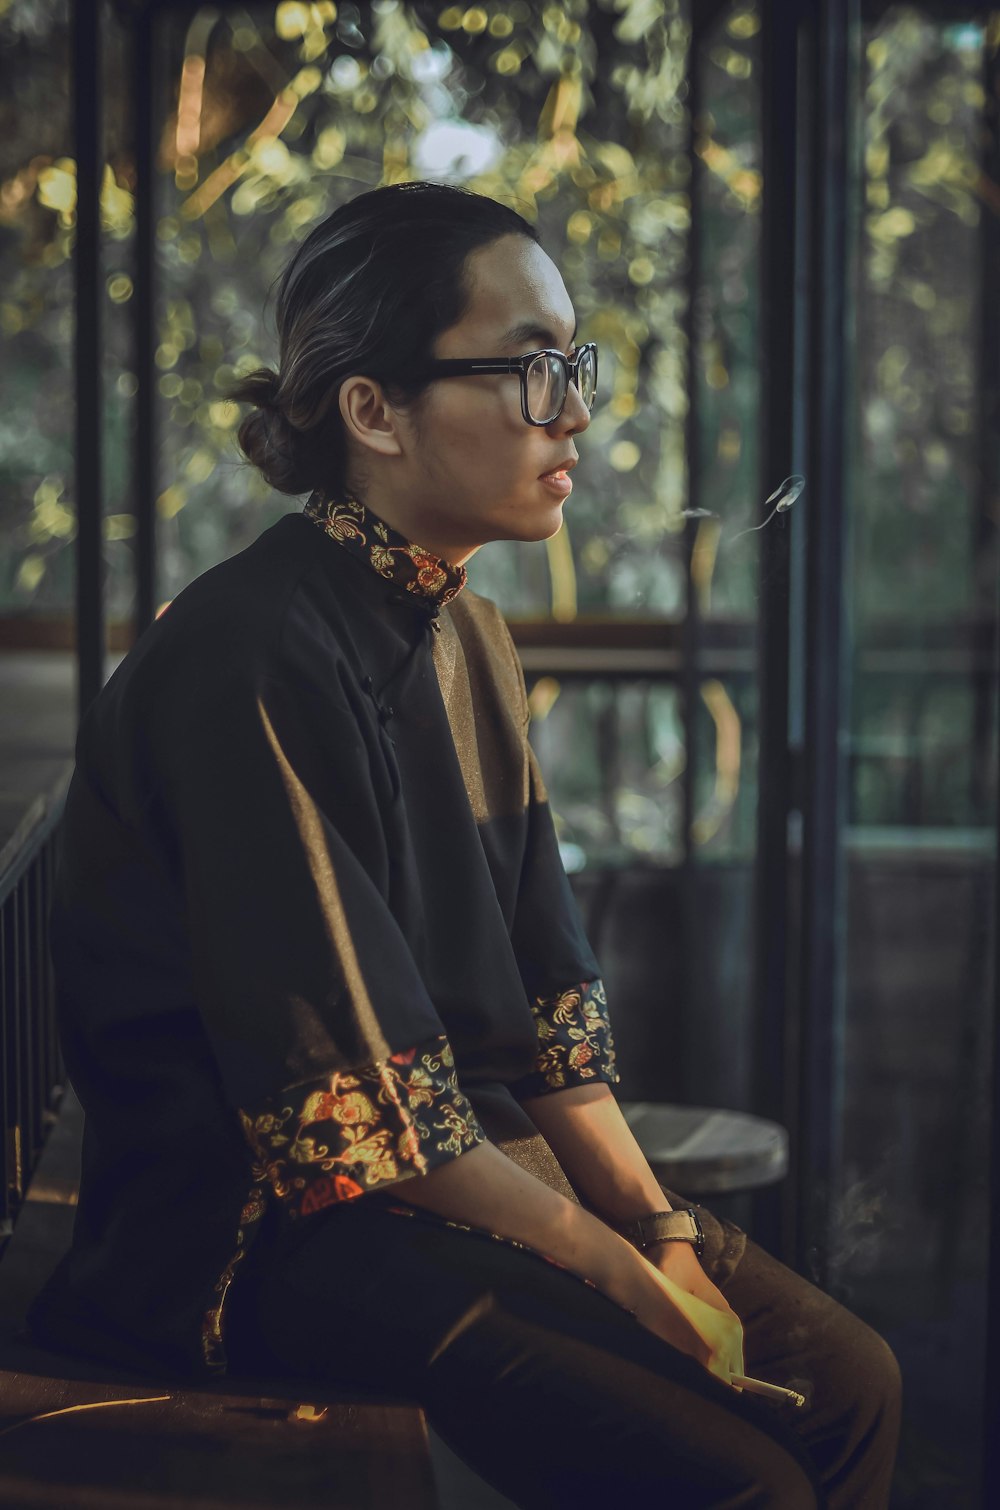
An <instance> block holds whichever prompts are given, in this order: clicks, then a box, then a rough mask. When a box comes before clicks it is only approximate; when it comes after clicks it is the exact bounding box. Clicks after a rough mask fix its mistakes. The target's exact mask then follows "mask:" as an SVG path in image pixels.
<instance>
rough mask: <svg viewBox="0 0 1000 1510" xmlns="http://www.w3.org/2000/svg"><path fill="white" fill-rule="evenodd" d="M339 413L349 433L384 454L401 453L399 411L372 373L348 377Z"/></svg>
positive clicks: (341, 395)
mask: <svg viewBox="0 0 1000 1510" xmlns="http://www.w3.org/2000/svg"><path fill="white" fill-rule="evenodd" d="M339 402H340V414H341V418H342V419H343V421H344V425H345V426H346V429H347V433H348V435H349V436H351V437H353V439H355V440H356V441H357V442H358V444H359V445H362V446H367V448H368V449H369V450H370V451H377V452H378V453H379V454H380V455H381V456H401V455H402V452H403V448H402V446H401V445H400V441H399V434H398V431H397V424H398V421H397V418H396V411H395V410H394V409H393V407H392V405H391V404H390V403H389V400H388V399H387V398H386V396H385V394H384V393H383V392H382V385H381V383H379V382H377V381H376V379H375V378H370V377H361V376H358V377H349V378H345V379H344V382H343V383H342V384H341V387H340V398H339Z"/></svg>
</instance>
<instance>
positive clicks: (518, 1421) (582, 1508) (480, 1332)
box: [226, 1186, 900, 1510]
mask: <svg viewBox="0 0 1000 1510" xmlns="http://www.w3.org/2000/svg"><path fill="white" fill-rule="evenodd" d="M402 1188H404V1187H401V1186H396V1187H395V1195H394V1196H393V1197H391V1198H390V1197H388V1196H387V1194H386V1193H385V1192H373V1193H371V1194H369V1195H366V1196H365V1197H364V1198H363V1199H360V1200H357V1201H352V1202H350V1203H346V1204H345V1205H343V1206H340V1207H333V1208H330V1209H329V1210H328V1211H326V1212H319V1213H316V1214H315V1215H314V1216H311V1217H308V1218H306V1220H305V1221H303V1222H302V1223H301V1224H299V1226H298V1227H297V1229H296V1230H294V1231H293V1232H291V1233H290V1234H287V1235H283V1236H281V1237H279V1238H278V1239H277V1240H276V1241H273V1242H272V1241H270V1240H268V1239H267V1238H262V1239H261V1240H260V1241H259V1242H258V1244H256V1245H255V1248H254V1249H251V1251H250V1253H249V1254H248V1256H247V1260H246V1262H245V1265H244V1266H243V1268H242V1272H240V1271H238V1274H237V1278H236V1279H235V1280H234V1282H233V1284H232V1287H231V1290H230V1294H229V1297H228V1298H227V1301H226V1310H227V1319H226V1339H227V1348H228V1351H229V1356H230V1368H231V1370H232V1371H233V1372H240V1371H243V1372H249V1373H260V1372H261V1371H262V1370H266V1371H268V1372H271V1373H273V1374H280V1375H283V1376H285V1377H293V1376H294V1377H299V1378H303V1379H312V1380H318V1379H322V1380H324V1381H327V1382H331V1381H332V1382H334V1383H340V1382H343V1384H344V1386H345V1388H347V1389H350V1390H356V1391H358V1392H359V1394H361V1395H363V1394H364V1393H365V1392H370V1393H374V1394H378V1393H379V1392H381V1393H382V1394H388V1395H393V1396H395V1397H399V1398H409V1399H413V1400H415V1401H417V1402H419V1404H420V1405H421V1406H422V1407H423V1409H424V1411H425V1414H426V1418H427V1420H428V1421H429V1422H430V1424H431V1426H432V1427H433V1428H434V1430H435V1431H436V1432H437V1434H438V1435H439V1436H440V1437H441V1438H442V1439H443V1440H444V1441H445V1442H447V1443H448V1445H449V1446H450V1447H451V1448H452V1450H453V1451H454V1452H455V1453H457V1455H458V1456H459V1457H461V1458H462V1459H464V1461H465V1462H466V1463H468V1464H469V1465H470V1466H471V1467H472V1468H473V1469H474V1470H475V1471H476V1472H477V1473H478V1474H479V1475H480V1477H482V1478H484V1479H486V1480H487V1482H489V1483H490V1484H492V1485H494V1486H495V1487H496V1488H497V1489H498V1490H499V1491H500V1493H502V1494H504V1495H506V1496H507V1497H508V1498H509V1499H510V1500H512V1501H513V1503H514V1504H515V1505H518V1506H520V1507H522V1510H562V1507H564V1506H565V1507H567V1510H569V1507H572V1510H590V1507H593V1510H598V1507H600V1510H607V1507H608V1506H609V1505H616V1504H622V1505H628V1506H640V1505H641V1506H649V1507H651V1510H652V1507H655V1510H667V1507H670V1506H673V1505H677V1506H683V1507H684V1510H689V1507H695V1506H712V1507H718V1510H721V1507H724V1506H725V1507H730V1506H731V1507H736V1506H739V1507H751V1506H753V1507H764V1506H768V1507H773V1510H806V1507H809V1510H812V1507H814V1506H829V1507H831V1510H883V1507H885V1506H886V1505H887V1504H888V1501H889V1485H890V1481H891V1478H892V1471H893V1464H894V1461H895V1455H896V1448H897V1443H898V1436H899V1419H900V1377H899V1369H898V1366H897V1364H896V1360H895V1357H894V1356H893V1354H892V1352H891V1350H890V1349H889V1347H888V1345H887V1344H886V1343H885V1342H884V1341H883V1339H882V1338H881V1337H880V1336H879V1335H878V1334H877V1333H876V1332H874V1331H873V1330H872V1329H871V1328H870V1327H869V1326H867V1325H866V1324H865V1323H864V1322H862V1321H861V1320H860V1319H859V1318H858V1317H856V1316H854V1315H853V1314H852V1313H851V1312H850V1311H848V1310H847V1309H846V1308H844V1307H843V1306H841V1305H839V1304H838V1303H837V1302H836V1301H834V1300H831V1299H830V1298H829V1296H827V1295H825V1294H824V1293H823V1292H822V1291H821V1290H818V1289H817V1288H816V1287H815V1286H813V1285H810V1284H809V1283H807V1281H805V1280H804V1279H802V1278H800V1277H799V1276H798V1275H797V1274H795V1273H794V1272H793V1271H792V1270H791V1269H788V1268H786V1267H785V1266H784V1265H782V1264H780V1263H778V1262H777V1260H775V1259H774V1258H772V1257H771V1256H770V1255H769V1254H768V1253H766V1252H765V1251H764V1249H762V1248H760V1247H758V1246H757V1245H756V1244H755V1243H753V1242H751V1241H749V1240H747V1241H746V1245H745V1248H743V1250H742V1256H741V1257H740V1258H739V1260H738V1262H736V1264H735V1268H733V1266H732V1264H730V1265H728V1266H727V1265H721V1266H720V1271H719V1273H718V1275H716V1274H715V1273H713V1272H712V1259H711V1255H708V1256H707V1258H706V1262H705V1267H706V1270H707V1271H708V1272H709V1274H710V1277H712V1278H713V1281H714V1282H715V1283H717V1284H718V1285H719V1288H720V1289H721V1290H722V1291H723V1293H724V1294H725V1296H726V1299H727V1300H728V1301H729V1303H730V1305H731V1306H732V1307H733V1309H734V1310H735V1311H736V1313H737V1315H738V1316H739V1317H740V1319H741V1321H742V1322H743V1327H744V1335H745V1357H746V1369H747V1372H748V1373H749V1374H752V1375H755V1376H756V1377H758V1378H764V1379H768V1380H770V1381H771V1382H773V1383H777V1384H785V1385H789V1386H791V1387H794V1388H798V1389H799V1390H800V1392H802V1393H804V1394H806V1396H807V1405H806V1406H805V1407H804V1408H799V1409H796V1408H795V1407H793V1406H786V1405H776V1404H772V1403H771V1402H770V1401H766V1400H763V1399H762V1398H761V1397H759V1396H756V1397H754V1396H751V1395H749V1394H748V1393H747V1392H745V1391H744V1392H738V1391H736V1390H734V1389H732V1388H731V1387H730V1386H729V1385H726V1384H723V1383H722V1382H721V1381H719V1380H717V1379H715V1378H714V1377H713V1376H712V1375H711V1374H709V1373H708V1371H707V1370H706V1369H704V1368H703V1367H702V1366H701V1365H700V1364H698V1363H696V1362H695V1361H694V1360H693V1359H691V1358H689V1357H688V1356H687V1355H686V1354H684V1353H681V1352H679V1351H678V1350H677V1349H676V1348H674V1347H671V1345H670V1344H669V1343H667V1342H665V1341H663V1340H662V1339H661V1338H659V1337H656V1336H655V1335H654V1334H653V1333H652V1332H650V1331H649V1330H647V1328H645V1327H644V1326H643V1325H642V1324H641V1323H640V1322H639V1321H637V1320H636V1318H635V1317H633V1316H632V1315H631V1313H630V1312H628V1311H626V1310H625V1309H624V1308H623V1307H622V1306H620V1305H619V1304H618V1303H617V1302H616V1301H614V1300H612V1299H611V1298H610V1297H609V1296H607V1295H605V1294H604V1293H603V1291H601V1290H600V1289H598V1288H596V1287H594V1286H593V1285H591V1284H588V1283H587V1282H586V1281H585V1280H583V1279H581V1278H580V1276H578V1275H576V1274H574V1273H572V1272H571V1271H570V1270H567V1269H564V1268H562V1267H560V1266H558V1265H556V1264H554V1263H553V1262H551V1261H549V1260H548V1259H546V1258H545V1257H544V1256H542V1255H541V1254H539V1253H537V1252H535V1251H534V1250H533V1249H531V1248H525V1247H523V1246H520V1245H518V1244H516V1243H513V1242H511V1241H509V1240H507V1239H503V1238H498V1237H497V1236H496V1235H494V1234H490V1233H488V1232H486V1231H484V1230H482V1229H480V1228H470V1227H466V1226H462V1225H456V1224H449V1223H447V1222H445V1220H444V1219H443V1218H441V1217H438V1216H435V1215H434V1214H433V1213H431V1212H427V1211H424V1210H422V1209H421V1208H418V1207H413V1206H409V1205H408V1204H407V1203H406V1202H405V1201H404V1200H401V1199H400V1198H399V1191H400V1189H402ZM669 1194H670V1193H669V1192H668V1195H669ZM677 1203H683V1201H682V1198H681V1197H674V1199H673V1200H672V1202H671V1204H677ZM708 1215H709V1219H710V1221H711V1222H712V1223H713V1224H714V1229H715V1230H716V1231H719V1230H720V1229H719V1224H718V1223H717V1222H714V1219H711V1217H710V1213H709V1214H708ZM725 1225H726V1227H727V1229H728V1231H729V1232H731V1233H732V1232H736V1233H738V1232H739V1229H737V1228H734V1227H732V1225H731V1224H728V1223H727V1224H725ZM740 1237H741V1238H742V1234H740Z"/></svg>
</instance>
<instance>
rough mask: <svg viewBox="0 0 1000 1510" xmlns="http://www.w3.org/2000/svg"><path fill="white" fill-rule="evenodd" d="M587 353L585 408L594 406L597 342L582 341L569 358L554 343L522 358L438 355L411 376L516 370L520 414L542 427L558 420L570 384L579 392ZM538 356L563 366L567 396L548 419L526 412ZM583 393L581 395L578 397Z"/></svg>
mask: <svg viewBox="0 0 1000 1510" xmlns="http://www.w3.org/2000/svg"><path fill="white" fill-rule="evenodd" d="M588 352H593V354H594V392H593V396H592V398H591V401H590V404H589V406H588V409H591V410H592V409H593V407H594V400H595V399H596V398H597V370H598V363H597V343H596V341H584V343H583V345H582V346H579V347H577V352H576V356H575V357H568V356H567V355H566V353H565V352H564V351H559V350H558V349H557V348H555V347H553V346H543V347H541V348H540V349H539V350H538V351H528V352H526V353H525V354H524V356H523V357H439V358H437V359H436V360H435V361H433V362H426V363H425V364H424V366H423V367H422V368H421V369H420V371H419V372H418V373H415V374H414V376H415V378H416V380H417V381H418V382H419V381H420V380H421V379H422V378H425V377H427V378H446V377H476V376H479V375H485V374H495V373H502V372H516V373H518V374H519V376H520V379H521V413H522V415H523V416H524V418H525V420H526V421H527V423H528V424H529V425H538V426H540V427H542V428H544V427H545V426H546V425H551V424H552V422H553V420H557V419H558V418H559V415H560V414H561V413H562V412H563V409H565V407H566V399H567V398H569V385H570V383H573V384H575V386H576V391H577V393H580V383H579V380H578V379H579V370H580V363H581V361H582V360H583V358H584V356H585V355H586V354H587V353H588ZM538 357H558V358H559V360H560V361H561V362H562V363H563V364H564V366H565V368H566V398H564V399H563V401H562V404H561V406H560V408H559V409H558V411H557V412H556V413H555V414H553V415H552V416H551V418H550V419H533V418H532V416H531V415H530V414H529V413H528V368H529V367H530V365H531V363H532V362H534V361H536V360H537V358H538ZM582 396H583V395H582V394H581V397H582Z"/></svg>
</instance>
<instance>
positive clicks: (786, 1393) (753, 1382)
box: [729, 1374, 806, 1405]
mask: <svg viewBox="0 0 1000 1510" xmlns="http://www.w3.org/2000/svg"><path fill="white" fill-rule="evenodd" d="M729 1382H730V1384H738V1385H739V1386H740V1388H741V1389H745V1390H749V1392H750V1394H752V1395H764V1396H765V1397H766V1398H767V1399H768V1400H785V1401H787V1402H788V1403H789V1404H791V1405H805V1403H806V1397H805V1395H800V1394H799V1392H798V1390H795V1389H785V1388H784V1386H783V1385H781V1384H768V1383H767V1381H766V1380H764V1379H749V1378H748V1377H747V1376H746V1374H732V1375H731V1376H730V1379H729Z"/></svg>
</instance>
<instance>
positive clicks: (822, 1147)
mask: <svg viewBox="0 0 1000 1510" xmlns="http://www.w3.org/2000/svg"><path fill="white" fill-rule="evenodd" d="M859 37H860V18H859V15H858V0H821V3H820V4H819V5H818V6H816V7H815V9H814V10H812V11H811V12H810V20H809V46H808V53H809V84H808V88H809V97H810V100H811V103H812V111H813V122H812V128H811V134H812V139H813V141H814V143H815V156H814V161H813V173H812V179H811V190H812V202H811V206H810V220H811V223H812V227H813V230H812V235H811V237H810V250H809V258H810V279H809V281H810V289H811V299H810V312H811V316H812V318H811V329H810V338H809V348H810V363H809V366H810V374H809V400H808V430H809V438H808V449H807V458H808V460H807V466H808V476H809V479H810V497H809V507H808V511H807V512H806V513H805V514H804V515H803V522H804V524H805V529H806V603H807V605H808V608H807V618H806V685H805V743H804V750H803V761H802V788H803V791H802V817H803V829H802V929H801V966H800V978H799V993H798V994H799V1000H800V1001H801V1003H802V1004H803V1005H802V1017H801V1023H800V1034H799V1084H800V1087H801V1115H800V1116H799V1118H798V1126H797V1129H796V1133H797V1141H798V1168H797V1181H796V1183H797V1190H796V1204H797V1211H796V1223H795V1253H794V1262H795V1267H796V1268H797V1269H798V1270H799V1272H800V1273H802V1274H804V1275H806V1277H807V1278H809V1279H811V1280H812V1281H813V1282H814V1283H816V1284H819V1285H820V1286H825V1285H826V1282H827V1263H826V1235H827V1231H828V1224H829V1213H830V1203H831V1197H832V1189H833V1182H834V1179H835V1177H836V1173H837V1171H838V1169H839V1165H840V1140H841V1132H842V1126H841V1124H842V1118H841V1101H842V1095H843V1010H844V1003H843V975H844V945H845V937H844V933H845V930H844V890H845V888H844V864H843V828H844V815H845V809H846V770H845V765H846V762H845V759H844V749H843V745H844V739H843V735H844V726H845V719H846V708H847V671H846V667H847V663H848V662H847V628H846V618H845V612H844V591H845V562H846V516H845V506H844V463H843V457H844V403H845V383H846V376H847V373H846V367H847V322H846V315H847V288H848V285H847V272H846V268H847V260H848V255H849V240H848V231H847V227H848V221H849V218H850V213H851V208H850V201H849V193H848V188H849V178H850V165H849V151H850V144H849V141H848V123H849V121H850V119H851V107H850V99H851V92H850V90H849V87H848V79H849V74H850V53H851V47H852V46H853V45H854V44H855V43H856V42H857V40H858V39H859Z"/></svg>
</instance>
